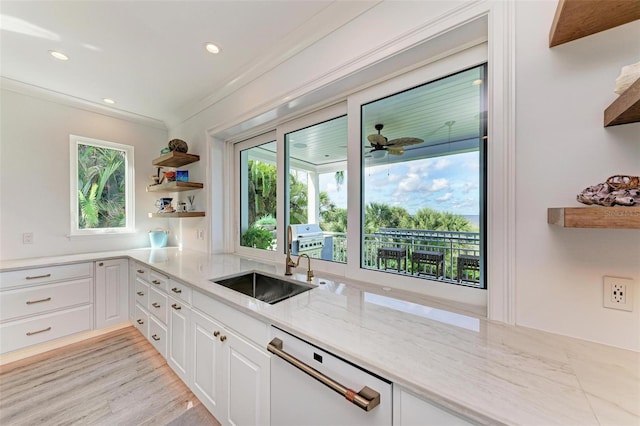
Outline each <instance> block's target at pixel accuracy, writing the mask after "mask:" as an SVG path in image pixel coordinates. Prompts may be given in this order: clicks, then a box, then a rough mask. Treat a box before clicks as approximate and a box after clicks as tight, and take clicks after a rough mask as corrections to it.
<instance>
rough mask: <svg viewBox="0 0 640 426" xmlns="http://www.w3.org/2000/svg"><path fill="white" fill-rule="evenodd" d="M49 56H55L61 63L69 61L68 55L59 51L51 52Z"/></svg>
mask: <svg viewBox="0 0 640 426" xmlns="http://www.w3.org/2000/svg"><path fill="white" fill-rule="evenodd" d="M49 54H50V55H51V56H53V57H54V58H56V59H59V60H61V61H68V60H69V57H68V56H67V55H65V54H64V53H62V52H58V51H55V50H50V51H49Z"/></svg>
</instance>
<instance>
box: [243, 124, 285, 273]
mask: <svg viewBox="0 0 640 426" xmlns="http://www.w3.org/2000/svg"><path fill="white" fill-rule="evenodd" d="M273 141H276V182H281V179H280V174H281V168H282V167H280V158H279V157H280V150H281V146H280V144H278V142H277V138H276V132H275V130H273V131H270V132H267V133H263V134H261V135H258V136H254V137H251V138H249V139H244V140H242V141H239V142H235V143H234V144H233V179H231V181H232V182H233V190H232V194H233V205H234V209H233V219H232V222H233V233H232V234H233V247H234V250H235V252H236V253H238V254H240V255H243V256H251V257H256V258H261V259H266V260H270V261H276V260H277V259H278V258H279V256H278V254H279V253H278V251H276V250H263V249H257V248H253V247H245V246H243V245H241V226H242V223H241V222H242V220H241V217H240V214H241V211H242V209H241V203H242V201H241V197H242V191H241V189H242V185H241V179H242V177H241V157H240V153H241V152H242V151H245V150H247V149H251V148H255V147H257V146H260V145H264V144H266V143H270V142H273ZM280 186H281V185H280V184H277V186H276V199H277V200H280V197H281V194H280V191H281V188H280ZM280 204H281V203H280V202H278V203H277V211H276V218H277V220H278V226H277V235H276V241H278V242H279V241H280V238H281V234H280V233H281V230H280V228H281V226H280V222H279V220H280V219H279V218H280V216H281V215H282V213H281V210H282V209H281V206H280ZM283 235H284V234H283Z"/></svg>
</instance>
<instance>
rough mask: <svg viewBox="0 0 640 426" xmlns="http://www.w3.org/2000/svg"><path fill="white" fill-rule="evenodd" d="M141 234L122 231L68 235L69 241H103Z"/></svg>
mask: <svg viewBox="0 0 640 426" xmlns="http://www.w3.org/2000/svg"><path fill="white" fill-rule="evenodd" d="M137 234H139V232H136V231H121V232H106V231H105V232H91V233H86V234H85V233H82V234H68V235H66V237H67V239H69V240H76V239H77V240H81V239H91V238H96V239H103V238H111V237H131V236H134V235H137Z"/></svg>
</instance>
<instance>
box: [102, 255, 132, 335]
mask: <svg viewBox="0 0 640 426" xmlns="http://www.w3.org/2000/svg"><path fill="white" fill-rule="evenodd" d="M95 265H96V293H95V297H96V301H95V314H96V328H103V327H107V326H110V325H114V324H118V323H121V322H124V321H127V320H128V318H129V261H128V260H127V259H112V260H100V261H97V262H95Z"/></svg>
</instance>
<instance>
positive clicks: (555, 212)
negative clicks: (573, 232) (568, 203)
mask: <svg viewBox="0 0 640 426" xmlns="http://www.w3.org/2000/svg"><path fill="white" fill-rule="evenodd" d="M547 223H549V224H551V225H558V226H562V227H564V228H603V229H640V207H556V208H549V209H548V210H547Z"/></svg>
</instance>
